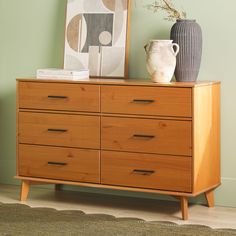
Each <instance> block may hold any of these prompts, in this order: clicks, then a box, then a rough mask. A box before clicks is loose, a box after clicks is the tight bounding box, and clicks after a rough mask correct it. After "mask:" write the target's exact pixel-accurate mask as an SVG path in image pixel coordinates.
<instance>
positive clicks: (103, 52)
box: [64, 0, 131, 78]
mask: <svg viewBox="0 0 236 236" xmlns="http://www.w3.org/2000/svg"><path fill="white" fill-rule="evenodd" d="M130 2H131V0H67V10H66V12H67V13H66V28H65V51H64V69H70V70H81V69H89V73H90V76H91V77H103V78H104V77H109V78H111V77H117V78H126V77H127V74H128V43H129V19H130Z"/></svg>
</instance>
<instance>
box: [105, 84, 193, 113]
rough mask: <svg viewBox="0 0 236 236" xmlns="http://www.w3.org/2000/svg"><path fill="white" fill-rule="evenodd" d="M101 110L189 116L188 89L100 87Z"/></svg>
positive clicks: (189, 90) (189, 94) (189, 89)
mask: <svg viewBox="0 0 236 236" xmlns="http://www.w3.org/2000/svg"><path fill="white" fill-rule="evenodd" d="M101 110H102V112H104V113H120V114H137V115H158V116H182V117H191V116H192V112H191V88H166V87H139V86H102V87H101Z"/></svg>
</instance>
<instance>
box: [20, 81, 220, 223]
mask: <svg viewBox="0 0 236 236" xmlns="http://www.w3.org/2000/svg"><path fill="white" fill-rule="evenodd" d="M16 178H18V179H20V180H22V187H21V200H26V199H27V195H28V192H29V187H30V185H33V184H38V183H42V184H43V183H45V184H55V185H56V187H58V186H60V185H61V184H69V185H80V186H88V187H97V188H110V189H119V190H129V191H136V192H147V193H158V194H166V195H171V196H174V197H176V198H177V199H179V200H180V202H181V210H182V217H183V219H187V218H188V198H189V197H194V196H197V195H199V194H201V193H204V194H205V196H206V199H207V202H208V205H209V206H213V205H214V194H213V191H214V189H215V188H216V187H217V186H218V185H219V184H220V83H219V82H216V81H215V82H207V81H205V82H196V83H181V82H179V83H168V84H154V83H151V82H148V81H134V80H118V79H117V80H109V79H90V80H87V81H86V80H85V81H58V80H39V79H18V80H17V176H16Z"/></svg>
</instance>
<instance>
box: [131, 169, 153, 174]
mask: <svg viewBox="0 0 236 236" xmlns="http://www.w3.org/2000/svg"><path fill="white" fill-rule="evenodd" d="M133 173H134V174H139V175H152V174H154V173H155V171H154V170H137V169H135V170H133Z"/></svg>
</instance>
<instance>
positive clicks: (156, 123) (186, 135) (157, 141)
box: [101, 117, 192, 156]
mask: <svg viewBox="0 0 236 236" xmlns="http://www.w3.org/2000/svg"><path fill="white" fill-rule="evenodd" d="M101 124H102V127H101V130H102V134H101V139H102V140H101V147H102V149H105V150H118V151H130V152H143V153H145V152H147V153H159V154H170V155H187V156H191V154H192V147H191V122H190V121H176V120H175V121H174V120H151V119H150V120H146V119H137V118H136V119H134V118H132V119H131V118H115V117H102V120H101ZM139 136H140V137H139ZM142 136H144V137H142ZM145 136H147V137H145ZM149 136H150V137H149Z"/></svg>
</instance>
